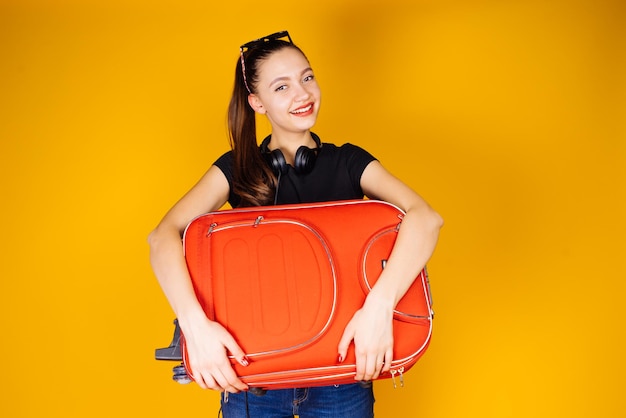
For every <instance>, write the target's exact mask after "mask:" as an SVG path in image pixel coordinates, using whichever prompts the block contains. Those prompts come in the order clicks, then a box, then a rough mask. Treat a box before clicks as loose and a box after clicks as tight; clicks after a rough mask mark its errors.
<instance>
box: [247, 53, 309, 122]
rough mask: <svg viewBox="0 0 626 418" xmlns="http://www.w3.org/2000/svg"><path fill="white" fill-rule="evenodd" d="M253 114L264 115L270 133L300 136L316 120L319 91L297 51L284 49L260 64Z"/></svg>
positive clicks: (252, 98) (253, 100)
mask: <svg viewBox="0 0 626 418" xmlns="http://www.w3.org/2000/svg"><path fill="white" fill-rule="evenodd" d="M259 64H260V65H259V69H258V83H257V86H256V93H255V94H252V95H251V96H250V100H249V101H250V104H251V105H252V107H253V108H254V110H255V111H257V112H259V113H262V114H266V115H267V118H268V119H269V121H270V123H271V124H272V133H273V134H280V133H300V132H304V131H307V130H309V129H311V128H312V127H313V125H314V124H315V121H316V120H317V113H318V111H319V106H320V100H321V92H320V88H319V86H318V84H317V81H316V80H315V77H314V75H313V70H312V69H311V67H310V65H309V62H308V61H307V60H306V58H305V57H304V56H303V55H302V53H300V52H299V51H298V50H296V49H293V48H283V49H281V50H279V51H277V52H275V53H273V54H272V55H270V56H269V57H268V58H267V59H265V60H264V61H262V62H261V63H259Z"/></svg>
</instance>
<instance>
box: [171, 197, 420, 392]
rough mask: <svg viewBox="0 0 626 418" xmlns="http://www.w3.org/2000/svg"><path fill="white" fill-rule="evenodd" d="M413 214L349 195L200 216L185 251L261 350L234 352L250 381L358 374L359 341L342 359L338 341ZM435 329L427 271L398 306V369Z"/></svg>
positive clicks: (222, 318) (211, 305)
mask: <svg viewBox="0 0 626 418" xmlns="http://www.w3.org/2000/svg"><path fill="white" fill-rule="evenodd" d="M403 215H404V214H403V213H402V212H401V211H400V210H399V209H398V208H396V207H395V206H393V205H390V204H387V203H384V202H379V201H346V202H328V203H321V204H309V205H283V206H271V207H256V208H246V209H235V210H226V211H219V212H213V213H209V214H207V215H203V216H201V217H199V218H197V219H195V220H194V221H193V222H191V223H190V225H189V226H188V228H187V230H186V231H185V237H184V240H185V257H186V259H187V264H188V267H189V271H190V274H191V277H192V281H193V284H194V288H195V291H196V294H197V296H198V299H199V301H200V303H201V304H202V306H203V308H204V309H205V311H206V313H207V316H208V317H209V318H211V319H214V320H217V321H218V322H220V323H221V324H223V325H224V326H225V327H226V328H227V329H228V330H229V331H230V332H231V333H232V334H233V335H234V337H235V338H236V339H237V341H238V342H239V343H240V345H241V346H242V348H243V349H244V351H245V352H246V353H247V355H248V357H249V358H250V359H251V363H250V365H249V366H248V367H243V366H240V365H239V364H238V363H236V362H235V361H234V360H233V367H234V368H235V371H236V372H237V374H238V375H239V376H241V378H242V380H244V381H245V382H246V383H248V384H249V385H250V386H257V387H264V388H285V387H298V386H300V387H301V386H316V385H327V384H340V383H350V382H353V381H354V380H353V379H354V375H355V369H356V366H355V356H354V352H353V347H351V349H350V350H349V352H348V356H347V358H346V359H345V360H344V362H343V363H342V364H337V345H338V343H339V340H340V338H341V336H342V334H343V331H344V329H345V326H346V324H347V323H348V321H349V320H350V319H351V318H352V315H353V314H354V312H355V311H356V310H358V309H359V308H360V307H361V306H362V304H363V302H364V300H365V297H366V296H367V293H368V292H369V291H370V290H371V288H372V286H374V284H375V283H376V280H377V279H378V276H379V275H380V273H381V272H382V270H383V268H384V265H385V262H386V260H387V259H388V258H389V255H390V252H391V249H392V247H393V244H394V243H395V239H396V237H397V232H398V227H399V225H400V223H401V220H402V217H403ZM431 331H432V310H431V306H430V292H429V287H428V277H427V275H426V271H425V270H423V271H422V272H421V273H420V275H419V276H418V277H417V278H416V280H415V282H414V284H413V285H412V286H411V288H410V289H409V291H408V292H407V294H406V295H405V297H404V298H403V299H402V300H401V301H400V302H399V304H398V306H397V308H396V311H395V313H394V362H393V364H392V370H393V373H396V372H400V373H402V372H405V371H406V370H408V369H409V368H410V367H411V366H412V365H413V364H414V363H415V362H416V361H417V360H418V359H419V357H420V356H421V355H422V354H423V353H424V350H425V349H426V347H427V346H428V343H429V341H430V336H431ZM183 350H184V347H183ZM184 357H185V358H186V354H185V352H184ZM384 377H391V375H390V374H387V375H385V376H381V378H384Z"/></svg>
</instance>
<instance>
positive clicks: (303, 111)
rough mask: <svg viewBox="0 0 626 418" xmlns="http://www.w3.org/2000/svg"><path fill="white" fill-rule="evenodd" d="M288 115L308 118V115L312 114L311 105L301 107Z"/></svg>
mask: <svg viewBox="0 0 626 418" xmlns="http://www.w3.org/2000/svg"><path fill="white" fill-rule="evenodd" d="M289 113H291V114H292V115H294V116H309V115H310V114H312V113H313V103H309V104H307V105H304V106H301V107H299V108H297V109H295V110H292V111H291V112H289Z"/></svg>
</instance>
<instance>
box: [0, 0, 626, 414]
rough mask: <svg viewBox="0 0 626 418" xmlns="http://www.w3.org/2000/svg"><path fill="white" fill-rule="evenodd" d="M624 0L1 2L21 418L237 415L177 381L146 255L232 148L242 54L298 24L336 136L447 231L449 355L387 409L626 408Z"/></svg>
mask: <svg viewBox="0 0 626 418" xmlns="http://www.w3.org/2000/svg"><path fill="white" fill-rule="evenodd" d="M625 9H626V7H625V6H624V3H623V2H622V1H621V0H615V1H610V0H578V1H577V0H572V1H565V0H561V1H547V0H546V1H532V0H531V1H527V0H517V1H514V0H511V1H486V0H485V1H470V0H468V1H460V0H457V1H454V0H443V1H434V0H432V1H431V0H421V1H409V0H405V1H394V0H389V1H379V2H376V1H368V0H365V1H364V0H348V1H341V0H316V1H314V2H294V1H282V0H280V1H272V2H261V1H250V0H238V1H232V2H213V1H209V0H206V1H191V0H180V1H175V0H171V1H163V0H152V1H148V0H145V1H140V0H106V1H105V0H101V1H91V2H89V1H82V2H81V1H78V0H75V1H62V0H58V1H52V0H50V1H43V0H42V1H34V0H2V1H1V2H0V139H1V145H0V185H1V189H0V196H1V199H2V205H1V208H0V211H1V218H0V219H1V221H0V222H1V225H2V229H1V231H2V233H3V237H2V251H1V256H0V257H1V263H0V297H1V301H0V321H1V322H0V326H1V329H0V332H1V333H2V342H1V344H0V358H1V359H2V380H3V382H4V383H3V385H2V389H1V390H0V396H1V402H0V416H3V417H43V416H48V417H110V416H115V417H144V416H146V417H147V416H152V417H173V416H197V414H202V416H216V414H217V395H216V394H215V393H212V392H205V391H202V390H200V389H199V388H198V387H197V386H195V385H187V386H181V385H178V384H176V383H174V382H173V381H172V380H171V373H170V369H171V367H172V365H173V364H171V363H169V362H156V361H155V360H154V359H153V355H154V349H155V348H156V347H161V346H164V345H167V344H168V343H169V341H170V337H171V331H172V328H171V322H172V319H173V316H172V312H171V311H170V309H169V307H168V305H167V303H166V301H165V298H164V297H163V295H162V294H161V291H160V289H159V287H158V285H157V283H156V280H155V279H154V277H153V275H152V273H151V270H150V266H149V263H148V246H147V244H146V236H147V234H148V232H149V231H150V230H151V228H152V227H154V225H155V224H156V223H157V222H158V221H159V219H160V218H161V216H162V215H163V214H164V213H165V211H166V210H167V209H168V208H169V207H170V206H171V205H172V204H173V203H174V202H175V201H176V200H177V199H178V198H179V197H180V196H181V195H182V194H183V193H184V192H185V191H186V190H187V189H188V188H189V187H191V185H192V184H193V183H194V182H195V181H196V180H197V179H198V178H199V177H200V176H201V175H202V173H203V172H204V171H205V169H207V168H208V166H209V165H210V164H211V163H212V162H213V161H214V159H215V158H216V157H217V156H218V155H220V154H221V153H222V152H224V151H225V150H227V148H228V142H227V136H226V124H225V118H226V106H227V102H228V99H229V97H230V91H231V87H232V78H233V73H234V66H235V62H236V60H237V58H238V46H239V45H240V44H242V43H244V42H246V41H248V40H250V39H254V38H257V37H259V36H261V35H265V34H267V33H271V32H274V31H278V30H283V29H288V30H289V31H290V33H291V35H292V37H293V39H294V40H295V41H296V42H297V43H298V44H299V45H300V46H301V47H302V48H303V49H304V50H305V51H306V52H307V54H308V56H309V59H310V60H311V62H312V64H313V66H314V69H315V70H316V73H317V76H318V80H319V82H320V84H321V86H322V90H323V98H324V99H323V101H324V104H323V106H322V112H321V115H320V120H319V124H318V126H317V128H316V131H317V133H318V134H320V136H321V137H322V138H323V139H324V140H325V141H332V142H337V143H343V142H347V141H349V142H353V143H356V144H359V145H361V146H363V147H365V148H367V149H368V150H370V151H371V152H372V153H373V154H374V155H376V156H377V157H378V158H379V159H380V160H381V161H382V162H383V163H384V164H385V165H386V166H387V167H388V168H389V169H390V170H391V171H392V172H394V173H395V174H397V175H398V176H400V177H401V178H403V179H404V180H405V181H406V182H407V183H409V184H410V185H411V186H413V187H414V188H415V189H416V190H417V191H419V192H420V193H421V194H422V195H423V196H424V197H425V198H426V199H427V200H428V201H429V202H431V204H432V205H433V206H434V207H435V208H436V209H437V210H438V211H439V212H440V213H441V214H442V215H443V217H444V218H445V221H446V225H445V227H444V230H443V232H442V235H441V241H440V245H439V247H438V249H437V251H436V254H435V256H434V257H433V259H432V260H431V262H430V263H429V267H430V273H431V278H432V285H433V292H434V297H435V310H436V317H435V333H434V337H433V341H432V344H431V347H430V348H429V350H428V351H427V353H426V355H425V356H424V357H423V358H422V360H420V362H418V364H417V365H416V366H415V367H414V368H413V369H412V370H411V371H410V372H409V373H408V374H407V375H406V387H405V388H404V389H396V390H394V389H393V388H392V387H391V383H390V382H389V381H385V382H380V383H379V384H377V386H376V396H377V403H376V416H377V417H381V418H385V417H401V416H402V417H430V418H436V417H482V418H484V417H557V416H563V417H615V416H619V415H623V413H624V412H623V411H624V407H625V405H624V394H623V390H624V389H623V388H624V387H625V384H626V382H625V378H624V376H626V367H625V362H624V351H625V348H626V347H625V344H624V341H623V340H624V319H625V314H626V308H624V306H625V305H626V301H625V300H624V299H625V296H626V292H625V285H624V283H625V281H626V277H625V276H626V268H625V261H624V260H625V258H626V257H625V256H626V251H625V238H624V237H625V234H626V221H625V220H624V214H625V212H626V204H625V198H626V196H625V191H626V190H625V187H626V183H625V180H626V169H625V166H626V122H625V120H626V118H625V116H626V100H625V95H626V91H625V74H626V57H625V53H626V34H625V32H624V29H623V28H624V27H626V13H625Z"/></svg>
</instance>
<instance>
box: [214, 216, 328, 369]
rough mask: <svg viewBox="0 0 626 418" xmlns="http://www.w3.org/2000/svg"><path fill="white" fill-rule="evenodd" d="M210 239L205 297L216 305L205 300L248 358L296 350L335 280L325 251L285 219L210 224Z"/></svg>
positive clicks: (318, 330) (324, 320) (309, 336)
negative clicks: (209, 271) (228, 225)
mask: <svg viewBox="0 0 626 418" xmlns="http://www.w3.org/2000/svg"><path fill="white" fill-rule="evenodd" d="M240 237H245V239H241V238H240ZM211 239H212V240H213V243H212V245H213V254H212V255H213V256H212V262H211V263H212V264H213V265H214V266H215V269H214V272H213V280H212V283H211V285H212V291H211V292H210V295H211V297H212V298H215V299H218V300H221V301H222V302H223V303H219V304H217V303H214V301H211V302H210V304H211V305H212V306H214V314H215V317H216V318H219V321H220V323H221V324H222V325H224V326H225V327H226V328H227V329H228V330H229V331H230V332H231V333H232V334H233V336H234V337H235V338H236V339H237V340H238V342H239V344H240V345H241V346H242V348H243V349H244V350H245V351H246V353H248V355H249V356H252V357H254V356H256V355H259V354H261V353H272V352H274V353H279V352H280V353H284V352H285V351H289V350H292V349H300V348H302V347H303V346H304V345H306V344H308V343H310V342H311V341H314V340H315V339H317V338H319V337H320V336H321V335H322V333H323V332H324V330H325V328H326V327H327V326H328V324H329V322H330V320H331V315H332V312H333V308H334V304H335V296H334V294H335V277H334V273H333V268H332V265H331V260H330V259H329V253H328V250H327V248H326V247H325V245H324V243H323V242H322V241H321V240H320V239H319V238H318V237H317V236H315V235H314V234H313V233H312V232H311V231H310V230H309V229H308V228H306V227H303V226H302V225H300V224H296V223H291V222H272V223H263V224H259V225H257V226H255V227H250V226H242V227H237V228H224V229H219V228H216V230H215V231H213V232H212V235H211ZM259 336H263V338H259Z"/></svg>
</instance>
